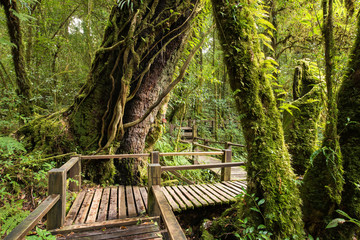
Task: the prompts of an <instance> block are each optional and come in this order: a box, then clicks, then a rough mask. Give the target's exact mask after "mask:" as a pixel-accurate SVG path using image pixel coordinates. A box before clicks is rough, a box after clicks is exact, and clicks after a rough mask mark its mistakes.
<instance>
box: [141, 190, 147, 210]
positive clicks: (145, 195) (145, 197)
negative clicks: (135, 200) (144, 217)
mask: <svg viewBox="0 0 360 240" xmlns="http://www.w3.org/2000/svg"><path fill="white" fill-rule="evenodd" d="M139 190H140V193H141V197H142V200H143V203H144V206H145V210H146V209H147V201H148V193H147V190H146V189H145V188H144V187H140V188H139Z"/></svg>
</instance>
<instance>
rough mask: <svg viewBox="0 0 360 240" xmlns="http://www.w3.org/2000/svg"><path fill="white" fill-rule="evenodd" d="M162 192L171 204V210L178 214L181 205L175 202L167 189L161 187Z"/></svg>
mask: <svg viewBox="0 0 360 240" xmlns="http://www.w3.org/2000/svg"><path fill="white" fill-rule="evenodd" d="M161 190H162V191H163V193H164V195H165V197H166V199H167V201H168V202H169V204H170V206H171V208H172V209H173V211H174V212H178V211H180V207H179V205H178V204H177V203H176V202H175V200H174V199H173V198H172V197H171V195H170V194H169V192H168V191H167V190H166V188H165V187H161Z"/></svg>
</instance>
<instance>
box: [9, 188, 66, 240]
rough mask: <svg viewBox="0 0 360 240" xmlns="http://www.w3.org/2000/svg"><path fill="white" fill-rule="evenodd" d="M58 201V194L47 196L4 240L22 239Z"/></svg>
mask: <svg viewBox="0 0 360 240" xmlns="http://www.w3.org/2000/svg"><path fill="white" fill-rule="evenodd" d="M59 200H60V195H59V194H52V195H50V196H48V197H47V198H46V199H45V200H44V201H43V202H42V203H41V204H40V205H39V206H38V207H37V208H36V209H35V210H34V211H33V212H32V213H30V214H29V215H28V216H27V217H26V218H25V219H24V220H23V221H22V222H21V223H20V224H19V225H17V226H16V227H15V228H14V229H13V230H12V231H11V232H10V233H9V235H7V236H6V237H5V239H4V240H12V239H23V238H24V237H25V236H26V235H27V234H28V232H29V231H30V230H31V229H33V228H34V227H35V226H36V224H37V223H38V222H39V221H40V220H41V219H42V218H43V217H44V216H45V215H46V214H47V213H48V212H49V210H50V209H51V208H52V207H53V206H54V205H55V204H56V203H57V202H58V201H59Z"/></svg>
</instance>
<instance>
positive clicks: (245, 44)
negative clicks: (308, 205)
mask: <svg viewBox="0 0 360 240" xmlns="http://www.w3.org/2000/svg"><path fill="white" fill-rule="evenodd" d="M212 3H213V9H214V15H215V17H216V23H217V27H218V28H219V34H220V40H221V45H222V48H223V51H224V59H225V63H226V65H227V67H228V72H229V76H230V84H231V87H232V89H233V91H235V98H236V102H237V108H238V110H239V113H241V114H244V115H245V117H244V118H242V120H241V125H242V129H243V131H244V136H245V140H246V146H247V152H248V162H247V165H246V167H247V173H248V175H247V186H248V187H247V192H248V193H249V194H250V195H252V194H254V196H255V197H258V199H264V200H265V203H264V204H263V205H261V206H260V211H261V213H262V214H260V213H258V212H256V211H253V210H251V207H254V203H253V201H248V204H247V206H246V208H245V211H246V215H248V216H249V218H250V220H251V221H252V222H253V224H254V225H255V226H257V225H258V224H265V225H266V226H267V227H268V229H269V231H270V232H272V233H273V234H274V235H273V239H286V238H294V239H296V238H298V239H301V238H302V237H303V224H302V219H301V208H300V206H301V201H300V200H299V191H298V189H297V185H296V183H295V174H294V173H293V170H292V168H291V165H290V156H289V154H288V151H287V149H286V146H285V142H284V134H283V128H282V123H281V120H280V114H279V111H278V109H277V106H276V99H275V97H274V95H273V90H272V87H271V84H270V82H269V80H267V79H266V78H265V76H264V72H263V70H262V68H261V62H262V61H263V57H262V53H261V51H260V45H259V42H258V36H257V30H256V26H255V19H254V16H253V12H252V10H255V9H251V10H250V8H251V7H253V8H255V5H257V2H255V1H221V0H213V1H212ZM256 7H259V6H256ZM233 16H236V17H233Z"/></svg>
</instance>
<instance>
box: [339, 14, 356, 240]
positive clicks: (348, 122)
mask: <svg viewBox="0 0 360 240" xmlns="http://www.w3.org/2000/svg"><path fill="white" fill-rule="evenodd" d="M358 16H360V15H358ZM337 104H338V111H339V112H338V125H337V128H338V132H339V135H340V140H339V143H340V148H341V153H342V157H343V166H344V180H345V184H344V190H343V192H342V200H341V209H342V210H343V211H344V212H346V213H347V214H349V215H350V216H351V217H353V218H355V219H360V188H359V184H360V175H359V173H360V146H359V143H360V17H359V19H358V32H357V37H356V41H355V44H354V46H353V50H352V54H351V59H350V62H349V64H348V70H347V73H346V74H345V78H344V80H343V82H342V84H341V87H340V90H339V93H338V101H337ZM342 217H343V216H342ZM355 232H357V233H359V227H358V226H356V225H355V224H353V223H350V222H348V223H345V224H344V225H343V226H341V228H340V233H341V234H340V236H338V239H346V240H348V239H353V236H354V233H355ZM358 236H359V235H358Z"/></svg>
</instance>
